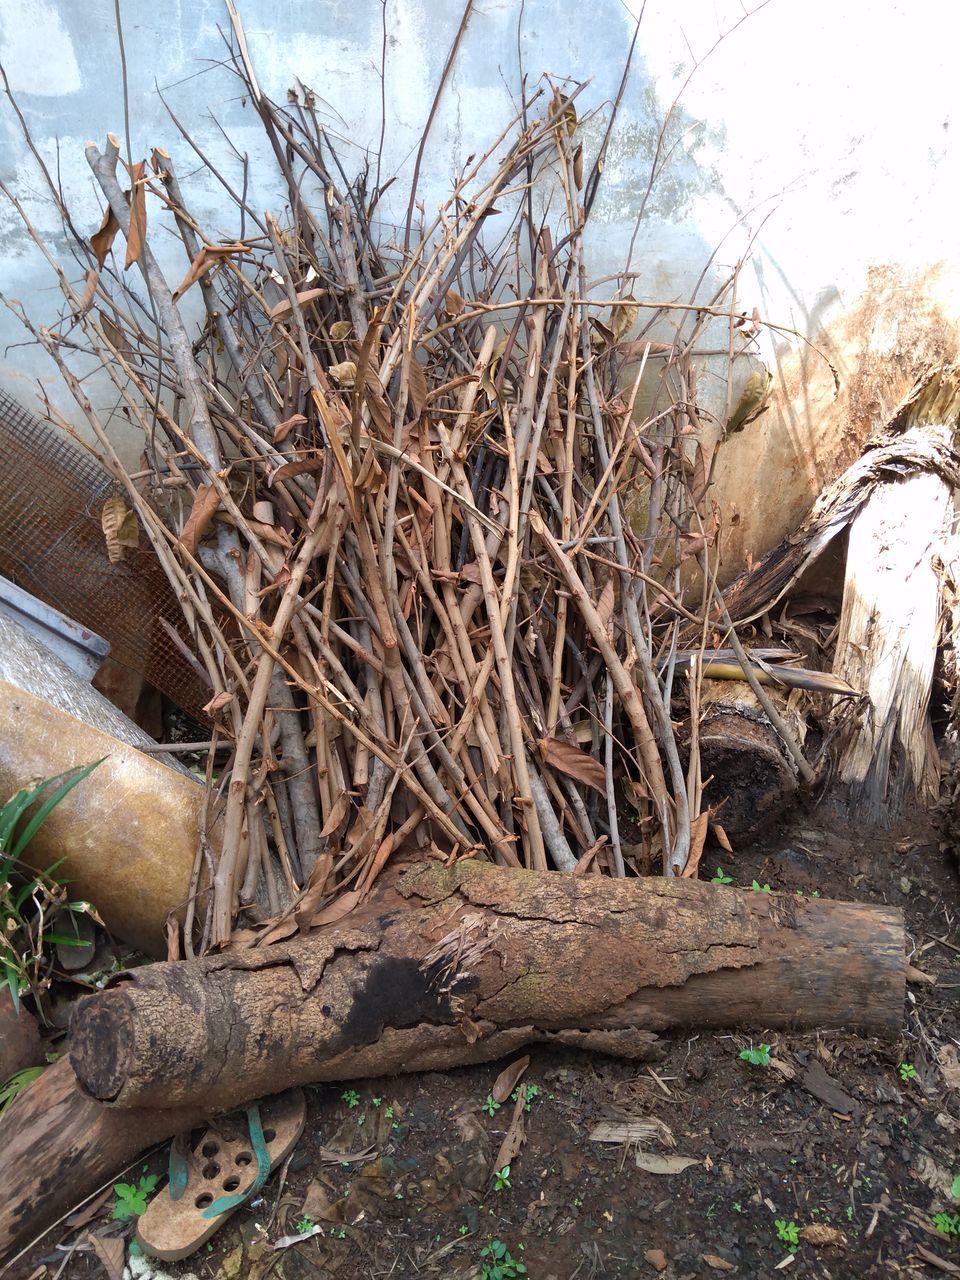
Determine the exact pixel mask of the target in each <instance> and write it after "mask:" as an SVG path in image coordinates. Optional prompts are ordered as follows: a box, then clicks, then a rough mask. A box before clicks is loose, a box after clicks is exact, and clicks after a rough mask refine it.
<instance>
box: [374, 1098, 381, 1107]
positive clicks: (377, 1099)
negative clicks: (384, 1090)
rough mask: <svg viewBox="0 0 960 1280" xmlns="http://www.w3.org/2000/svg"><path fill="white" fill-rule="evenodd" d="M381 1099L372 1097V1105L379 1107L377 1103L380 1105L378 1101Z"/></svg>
mask: <svg viewBox="0 0 960 1280" xmlns="http://www.w3.org/2000/svg"><path fill="white" fill-rule="evenodd" d="M382 1101H383V1099H382V1098H374V1099H373V1105H374V1106H375V1107H379V1105H380V1103H381V1102H382Z"/></svg>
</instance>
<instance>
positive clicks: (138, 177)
mask: <svg viewBox="0 0 960 1280" xmlns="http://www.w3.org/2000/svg"><path fill="white" fill-rule="evenodd" d="M146 167H147V162H146V161H145V160H138V161H137V163H136V164H134V165H129V164H128V165H127V172H128V173H129V174H130V230H129V231H128V232H127V258H126V261H125V262H124V264H123V269H124V270H125V271H126V270H127V268H128V267H132V266H133V264H134V263H135V262H137V261H138V260H139V258H140V255H141V254H142V253H143V246H144V244H145V243H146V238H147V186H146V180H145V178H144V170H145V169H146ZM100 265H101V266H102V265H103V264H102V263H101V264H100Z"/></svg>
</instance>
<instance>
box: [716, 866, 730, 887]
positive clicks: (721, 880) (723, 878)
mask: <svg viewBox="0 0 960 1280" xmlns="http://www.w3.org/2000/svg"><path fill="white" fill-rule="evenodd" d="M710 883H711V884H733V876H728V875H727V874H726V873H725V872H724V870H723V867H717V874H716V875H715V876H714V877H713V879H712V880H711V881H710Z"/></svg>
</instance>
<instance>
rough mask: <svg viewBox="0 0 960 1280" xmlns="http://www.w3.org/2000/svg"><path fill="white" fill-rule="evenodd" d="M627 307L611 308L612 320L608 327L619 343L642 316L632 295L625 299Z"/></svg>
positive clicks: (608, 322) (610, 319)
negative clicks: (638, 317)
mask: <svg viewBox="0 0 960 1280" xmlns="http://www.w3.org/2000/svg"><path fill="white" fill-rule="evenodd" d="M624 302H625V303H627V305H626V306H623V305H621V306H619V307H611V308H610V318H609V320H608V321H607V325H608V326H609V328H610V331H611V332H612V333H613V340H614V342H619V341H620V339H621V338H622V337H623V335H624V334H625V333H629V331H630V330H631V329H632V328H633V326H634V325H635V324H636V322H637V316H638V315H639V314H640V308H639V306H638V305H637V303H636V301H635V300H634V298H633V295H632V294H628V295H627V297H626V298H625V299H624Z"/></svg>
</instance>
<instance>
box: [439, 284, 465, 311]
mask: <svg viewBox="0 0 960 1280" xmlns="http://www.w3.org/2000/svg"><path fill="white" fill-rule="evenodd" d="M465 305H466V304H465V303H464V301H463V299H462V298H461V297H460V295H459V293H456V292H455V291H454V290H453V289H448V290H447V295H446V297H445V298H444V310H445V311H446V313H447V315H448V316H458V315H460V314H461V312H462V311H463V308H464V306H465Z"/></svg>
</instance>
